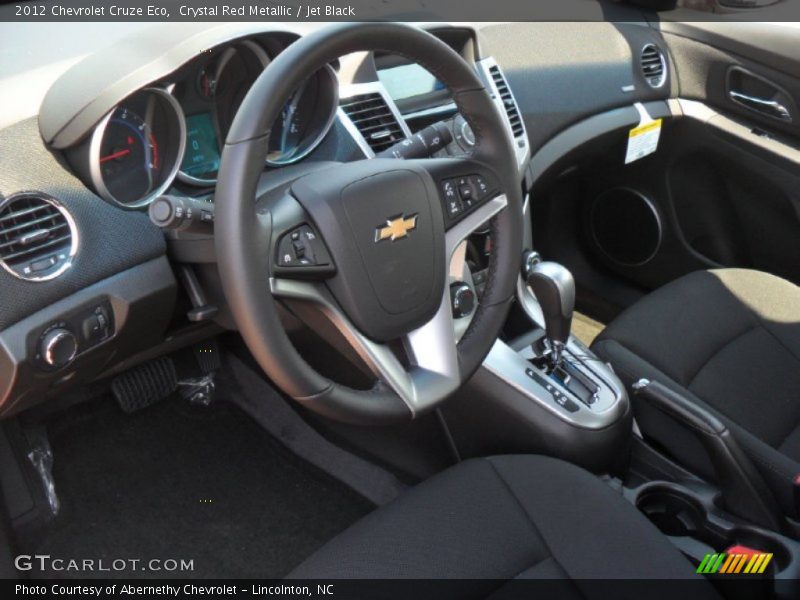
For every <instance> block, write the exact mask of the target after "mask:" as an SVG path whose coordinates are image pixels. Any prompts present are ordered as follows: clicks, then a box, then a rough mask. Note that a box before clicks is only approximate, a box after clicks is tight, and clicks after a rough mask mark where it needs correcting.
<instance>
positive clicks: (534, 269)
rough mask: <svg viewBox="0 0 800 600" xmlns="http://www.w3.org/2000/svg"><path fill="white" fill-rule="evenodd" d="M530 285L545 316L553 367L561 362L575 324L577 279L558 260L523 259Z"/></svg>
mask: <svg viewBox="0 0 800 600" xmlns="http://www.w3.org/2000/svg"><path fill="white" fill-rule="evenodd" d="M523 265H524V267H523V268H524V271H525V273H524V275H525V278H526V280H527V284H528V285H529V286H530V287H531V289H532V290H533V293H534V295H535V296H536V299H537V300H538V301H539V305H540V306H541V307H542V314H543V315H544V326H545V332H546V334H547V340H548V342H549V344H550V349H551V352H552V355H551V360H552V366H553V367H556V366H558V365H559V364H560V363H561V355H562V352H563V350H564V347H565V346H566V344H567V340H568V339H569V332H570V328H571V327H572V311H573V310H574V309H575V280H574V279H573V278H572V273H570V272H569V271H568V270H567V269H566V268H565V267H563V266H562V265H560V264H558V263H554V262H535V261H531V260H528V259H527V258H526V259H524V260H523Z"/></svg>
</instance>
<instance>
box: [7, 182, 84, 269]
mask: <svg viewBox="0 0 800 600" xmlns="http://www.w3.org/2000/svg"><path fill="white" fill-rule="evenodd" d="M22 198H36V199H38V200H42V201H43V202H46V203H47V204H50V205H51V206H53V207H54V208H55V209H56V210H57V211H58V212H59V213H61V215H62V216H63V217H64V219H65V220H66V222H67V226H68V227H69V231H70V235H71V236H72V241H71V243H70V247H69V255H68V256H67V258H66V259H65V260H64V263H63V264H62V265H61V266H60V267H59V268H58V269H56V270H55V271H53V272H52V273H49V274H47V275H35V276H27V275H23V274H20V273H17V272H16V271H15V270H14V269H12V268H11V267H10V266H9V265H7V264H6V262H5V261H4V260H0V266H2V267H3V269H4V270H5V271H6V272H7V273H9V274H10V275H13V276H14V277H16V278H17V279H21V280H22V281H31V282H34V283H40V282H43V281H51V280H52V279H55V278H56V277H59V276H61V275H63V274H64V273H65V272H66V271H67V270H68V269H70V268H71V267H72V263H73V260H74V258H75V255H76V254H77V253H78V248H79V246H80V234H79V232H78V226H77V225H76V224H75V220H74V219H73V218H72V215H71V214H70V212H69V211H68V210H67V209H66V208H65V207H64V206H63V205H62V204H61V203H60V202H59V201H58V200H56V199H55V198H53V197H52V196H48V195H46V194H43V193H40V192H19V193H16V194H12V195H11V196H9V197H8V198H5V199H3V200H2V201H0V211H2V209H3V208H4V207H5V206H6V205H7V204H10V203H11V202H13V201H15V200H20V199H22Z"/></svg>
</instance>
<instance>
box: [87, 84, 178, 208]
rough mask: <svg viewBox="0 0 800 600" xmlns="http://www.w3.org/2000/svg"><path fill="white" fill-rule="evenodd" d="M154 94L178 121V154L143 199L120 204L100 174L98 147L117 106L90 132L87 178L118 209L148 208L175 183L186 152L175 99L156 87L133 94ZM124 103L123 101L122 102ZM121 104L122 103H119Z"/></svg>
mask: <svg viewBox="0 0 800 600" xmlns="http://www.w3.org/2000/svg"><path fill="white" fill-rule="evenodd" d="M144 93H150V94H156V95H157V96H160V97H161V98H164V99H166V101H167V104H169V105H170V107H171V108H172V109H173V110H174V115H173V116H174V117H176V118H177V119H178V140H179V141H178V154H177V157H176V159H175V164H174V165H173V166H172V168H171V169H170V171H169V174H168V175H167V177H166V178H165V179H164V182H163V183H162V184H161V185H160V186H159V187H158V188H157V189H156V190H154V191H152V192H150V193H149V194H148V195H147V196H145V197H144V198H140V199H139V200H136V201H134V202H129V203H125V202H120V201H119V200H117V199H116V198H114V196H113V195H112V194H111V192H109V191H108V188H107V187H106V184H105V182H104V181H103V176H102V174H101V173H100V146H101V144H102V142H103V135H104V134H105V130H106V125H108V121H109V120H110V119H111V116H112V115H113V114H114V112H115V111H116V110H117V109H118V108H119V106H120V105H119V104H118V105H117V106H115V107H114V108H112V109H111V110H110V111H108V113H106V116H105V117H103V119H102V120H101V121H100V123H98V124H97V126H96V127H95V128H94V131H93V132H92V138H91V141H90V143H89V177H90V178H91V180H92V185H93V186H94V188H95V190H96V191H97V193H98V194H100V196H101V197H102V198H103V199H104V200H106V201H108V202H110V203H112V204H115V205H116V206H119V207H120V208H124V209H127V210H135V209H137V208H142V207H145V206H148V205H149V204H150V203H151V202H152V201H153V200H155V199H156V198H158V197H159V196H160V195H161V194H163V193H164V192H165V191H167V190H168V189H169V187H170V186H171V185H172V182H173V181H175V177H176V176H177V175H178V170H179V169H180V167H181V163H182V162H183V153H184V151H185V150H186V116H185V115H184V114H183V108H181V105H180V104H179V103H178V101H177V100H176V99H175V97H174V96H173V95H172V94H170V93H169V92H168V91H167V90H164V89H162V88H157V87H148V88H144V89H143V90H140V91H138V92H135V93H134V94H132V95H135V94H144ZM123 102H124V100H123ZM120 104H122V103H120Z"/></svg>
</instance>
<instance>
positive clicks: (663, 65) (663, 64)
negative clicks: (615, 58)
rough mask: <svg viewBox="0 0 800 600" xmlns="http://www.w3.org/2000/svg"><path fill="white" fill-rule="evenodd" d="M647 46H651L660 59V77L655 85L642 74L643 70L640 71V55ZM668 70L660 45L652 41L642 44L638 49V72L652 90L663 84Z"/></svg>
mask: <svg viewBox="0 0 800 600" xmlns="http://www.w3.org/2000/svg"><path fill="white" fill-rule="evenodd" d="M648 48H653V49H654V50H655V51H656V52H657V53H658V57H659V58H660V59H661V79H659V81H658V83H657V84H656V85H653V84H652V83H650V80H649V79H648V78H647V76H646V75H645V74H644V71H642V55H643V54H644V52H645V50H647V49H648ZM668 71H669V67H668V65H667V57H666V56H665V55H664V51H663V50H662V49H661V48H660V47H658V46H657V45H655V44H653V43H647V44H645V45H644V46H642V49H641V50H640V51H639V72H640V73H641V74H642V77H644V80H645V83H647V85H649V86H650V87H651V88H653V89H654V90H657V89H659V88H662V87H664V84H665V83H666V82H667V73H668Z"/></svg>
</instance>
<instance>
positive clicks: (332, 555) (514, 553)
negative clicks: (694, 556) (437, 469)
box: [290, 456, 698, 598]
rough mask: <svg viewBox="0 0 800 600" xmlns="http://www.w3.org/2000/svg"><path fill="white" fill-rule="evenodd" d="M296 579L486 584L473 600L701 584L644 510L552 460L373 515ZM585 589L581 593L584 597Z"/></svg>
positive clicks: (461, 473) (426, 488)
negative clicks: (514, 585) (608, 583)
mask: <svg viewBox="0 0 800 600" xmlns="http://www.w3.org/2000/svg"><path fill="white" fill-rule="evenodd" d="M290 577H291V578H323V579H327V578H352V579H361V578H415V579H436V578H452V579H481V580H484V581H476V582H475V587H474V588H471V595H474V596H475V597H484V596H486V595H489V594H491V593H492V592H493V591H497V590H496V588H497V583H493V582H491V581H487V580H501V581H507V580H511V579H515V578H548V579H563V580H573V581H572V583H570V585H568V586H565V587H564V596H563V597H565V598H569V597H581V596H585V597H591V596H592V586H591V585H590V583H591V582H587V584H586V586H583V585H582V584H581V582H580V581H579V580H581V579H585V580H591V579H595V580H597V579H609V578H617V579H619V578H625V579H651V578H658V579H664V578H676V579H688V578H696V577H698V576H696V575H695V574H694V568H693V567H692V565H691V564H690V563H689V561H688V560H686V559H685V558H684V557H683V556H682V555H681V554H680V552H678V551H677V550H676V549H675V548H674V547H673V546H672V545H671V544H670V542H669V541H668V540H667V539H666V538H665V537H664V536H663V535H662V534H661V532H659V531H658V530H657V529H656V528H655V527H654V526H653V525H652V524H651V523H650V522H649V521H648V520H647V519H646V518H645V517H644V516H643V515H642V514H641V513H639V511H638V510H636V509H635V508H634V507H633V506H632V505H631V504H629V503H628V502H627V501H626V500H624V499H623V498H622V497H621V496H620V494H619V493H617V492H616V491H614V490H612V489H611V487H609V486H607V485H606V484H604V483H603V482H602V481H600V480H599V479H598V478H596V477H595V476H593V475H591V474H590V473H588V472H587V471H584V470H582V469H579V468H578V467H575V466H573V465H570V464H568V463H565V462H563V461H559V460H555V459H552V458H546V457H540V456H501V457H493V458H483V459H473V460H469V461H466V462H463V463H461V464H459V465H458V466H456V467H453V468H451V469H449V470H447V471H445V472H444V473H442V474H440V475H437V476H436V477H434V478H432V479H430V480H428V481H426V482H425V483H423V484H421V485H419V486H417V487H416V488H414V489H413V490H411V491H410V492H408V493H406V494H405V495H403V496H401V497H400V498H399V499H398V500H396V501H395V502H393V503H392V504H390V505H388V506H386V507H384V508H382V509H380V510H378V511H376V512H374V513H372V514H370V515H368V516H367V517H365V518H364V519H362V520H361V521H360V522H358V523H357V524H356V525H354V526H353V527H351V528H350V529H348V530H347V531H345V532H344V533H343V534H341V535H340V536H339V537H337V538H335V539H334V540H333V541H332V542H330V543H328V544H327V545H326V546H325V547H323V548H322V549H321V550H320V551H318V552H317V553H316V554H314V555H313V556H312V557H311V558H309V559H308V560H306V561H305V562H304V563H303V564H302V565H300V566H299V567H298V568H297V569H296V570H295V571H294V572H293V573H292V574H291V575H290ZM584 587H585V588H586V589H583V588H584Z"/></svg>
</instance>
